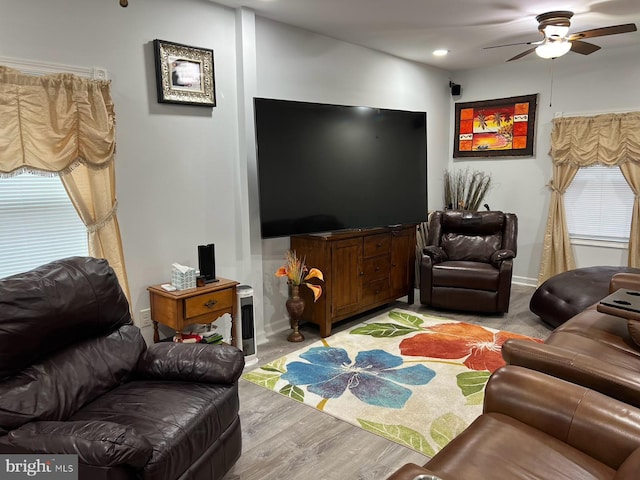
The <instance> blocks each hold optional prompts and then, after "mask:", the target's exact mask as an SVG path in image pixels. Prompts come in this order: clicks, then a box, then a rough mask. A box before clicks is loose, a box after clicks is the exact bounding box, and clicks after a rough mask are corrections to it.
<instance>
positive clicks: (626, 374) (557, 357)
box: [502, 273, 640, 407]
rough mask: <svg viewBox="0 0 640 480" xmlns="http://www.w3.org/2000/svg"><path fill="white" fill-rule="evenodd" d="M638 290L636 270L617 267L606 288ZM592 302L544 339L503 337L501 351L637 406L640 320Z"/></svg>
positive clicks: (512, 360)
mask: <svg viewBox="0 0 640 480" xmlns="http://www.w3.org/2000/svg"><path fill="white" fill-rule="evenodd" d="M620 288H626V289H629V290H640V275H637V274H633V273H618V274H615V275H614V276H613V277H612V278H611V282H610V286H609V290H610V292H615V291H616V290H618V289H620ZM597 304H598V302H596V303H595V304H593V305H591V306H590V307H588V308H586V309H585V310H584V311H582V312H580V313H579V314H577V315H576V316H574V317H572V318H570V319H569V320H567V321H566V322H565V323H564V324H562V325H560V326H559V327H558V328H556V329H555V330H554V331H553V332H552V333H551V334H550V335H549V336H548V337H547V339H546V340H545V341H544V343H543V344H540V343H535V342H526V343H530V344H531V345H526V344H525V342H521V341H518V340H507V341H506V342H505V343H504V344H503V346H502V356H503V358H504V360H505V361H506V362H507V363H508V364H512V365H520V366H523V367H527V368H530V369H534V370H539V371H541V372H545V373H547V374H549V375H553V376H556V377H559V378H563V379H565V380H568V381H570V382H573V383H577V384H579V385H584V386H585V387H589V388H593V389H595V390H598V391H600V392H602V393H604V394H606V395H608V396H610V397H613V398H617V399H619V400H622V401H624V402H626V403H629V404H631V405H634V406H636V407H640V321H638V320H626V319H624V318H621V317H617V316H614V315H608V314H606V313H601V312H599V311H598V310H597Z"/></svg>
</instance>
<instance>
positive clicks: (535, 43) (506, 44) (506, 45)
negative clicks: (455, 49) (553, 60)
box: [482, 40, 544, 50]
mask: <svg viewBox="0 0 640 480" xmlns="http://www.w3.org/2000/svg"><path fill="white" fill-rule="evenodd" d="M543 41H544V40H540V41H537V42H518V43H505V44H504V45H492V46H491V47H482V49H483V50H489V49H491V48H501V47H513V46H515V45H538V44H540V43H542V42H543Z"/></svg>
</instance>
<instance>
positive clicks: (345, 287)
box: [331, 238, 363, 318]
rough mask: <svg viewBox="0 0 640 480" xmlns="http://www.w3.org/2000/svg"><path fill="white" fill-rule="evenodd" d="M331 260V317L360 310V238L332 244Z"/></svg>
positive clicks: (361, 272)
mask: <svg viewBox="0 0 640 480" xmlns="http://www.w3.org/2000/svg"><path fill="white" fill-rule="evenodd" d="M331 253H332V258H331V281H332V285H331V316H332V317H334V318H335V317H342V316H343V315H348V314H350V313H353V312H357V311H358V310H359V309H360V298H361V296H362V282H361V277H362V274H363V271H362V238H353V239H348V240H339V241H337V242H334V244H333V246H332V249H331Z"/></svg>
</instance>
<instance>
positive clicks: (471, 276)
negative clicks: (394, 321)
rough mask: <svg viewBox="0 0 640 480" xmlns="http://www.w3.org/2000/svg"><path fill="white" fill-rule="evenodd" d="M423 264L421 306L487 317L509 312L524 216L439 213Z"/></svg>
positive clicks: (431, 222)
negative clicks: (518, 238)
mask: <svg viewBox="0 0 640 480" xmlns="http://www.w3.org/2000/svg"><path fill="white" fill-rule="evenodd" d="M428 227H429V231H428V234H427V242H426V246H425V248H424V249H423V254H422V258H421V264H420V303H422V304H423V305H427V306H430V307H435V308H442V309H449V310H462V311H471V312H483V313H505V312H508V311H509V298H510V296H511V277H512V270H513V259H514V258H515V256H516V254H517V252H518V247H517V237H518V218H517V217H516V215H515V214H513V213H503V212H499V211H485V212H470V211H462V210H446V211H436V212H433V213H431V215H430V216H429V223H428Z"/></svg>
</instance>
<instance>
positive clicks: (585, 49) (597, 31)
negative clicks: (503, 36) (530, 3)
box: [485, 10, 637, 62]
mask: <svg viewBox="0 0 640 480" xmlns="http://www.w3.org/2000/svg"><path fill="white" fill-rule="evenodd" d="M571 17H573V12H570V11H567V10H560V11H554V12H547V13H542V14H540V15H538V16H537V17H536V20H537V21H538V31H539V32H540V34H541V35H542V36H543V37H544V38H543V39H542V40H540V41H537V42H520V43H509V44H506V45H494V46H492V47H485V50H486V49H489V48H498V47H509V46H513V45H536V46H535V47H532V48H530V49H528V50H525V51H524V52H522V53H519V54H518V55H516V56H515V57H512V58H510V59H509V60H507V62H510V61H512V60H518V59H520V58H522V57H524V56H526V55H529V54H530V53H533V52H536V54H537V55H538V56H539V57H542V58H557V57H561V56H562V55H564V54H566V53H568V52H569V50H571V51H572V52H576V53H580V54H582V55H589V54H590V53H593V52H595V51H597V50H600V47H599V46H598V45H594V44H593V43H589V42H584V41H583V40H582V39H584V38H594V37H604V36H605V35H617V34H619V33H628V32H635V31H636V30H637V28H636V25H635V23H625V24H622V25H612V26H610V27H602V28H594V29H591V30H584V31H582V32H578V33H572V34H569V27H570V26H571Z"/></svg>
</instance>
